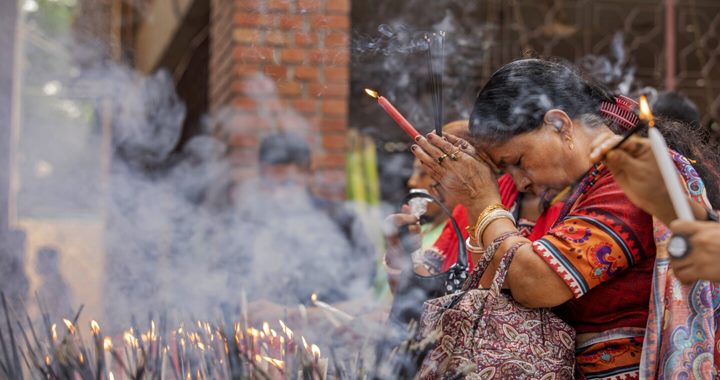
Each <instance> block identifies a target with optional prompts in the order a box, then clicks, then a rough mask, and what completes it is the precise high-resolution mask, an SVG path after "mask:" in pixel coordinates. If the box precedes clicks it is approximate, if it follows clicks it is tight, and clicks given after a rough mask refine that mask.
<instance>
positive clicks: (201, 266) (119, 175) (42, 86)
mask: <svg viewBox="0 0 720 380" xmlns="http://www.w3.org/2000/svg"><path fill="white" fill-rule="evenodd" d="M138 4H139V3H138ZM51 6H52V5H51ZM137 9H138V10H142V9H140V8H137ZM32 22H36V23H37V24H36V27H37V29H38V30H42V29H43V25H42V19H41V18H40V17H38V20H37V21H35V20H34V19H33V20H32ZM42 38H44V39H47V40H48V41H57V40H60V41H62V44H60V45H59V47H58V48H57V49H56V50H54V51H52V52H48V51H44V50H42V49H36V48H35V47H34V45H32V44H30V43H27V45H28V48H27V52H26V56H25V59H27V66H26V71H25V75H24V79H23V83H22V86H23V104H22V112H23V114H26V115H27V116H26V117H25V118H24V119H23V120H22V121H21V130H20V137H19V140H20V145H19V147H18V156H19V157H20V159H19V163H18V164H19V166H20V169H19V170H20V172H19V174H18V177H19V183H20V185H19V187H20V188H22V190H23V192H22V193H19V195H18V217H19V219H21V222H20V224H21V225H22V226H24V228H25V229H26V231H27V234H28V252H29V256H30V257H31V260H29V261H28V268H27V269H28V273H29V274H30V277H31V279H33V283H34V284H35V285H34V286H33V287H32V289H30V290H28V289H27V288H28V285H27V284H25V285H23V284H21V281H16V282H15V283H16V285H15V286H16V287H17V288H18V289H19V288H23V293H24V294H29V293H32V290H37V291H38V292H39V293H40V294H39V295H40V299H44V300H46V301H47V300H51V301H53V302H45V306H46V307H47V308H49V309H50V312H51V313H52V314H53V318H59V317H68V316H69V314H70V312H69V311H68V310H69V309H70V307H72V309H74V310H77V308H78V307H79V305H80V304H86V305H87V307H86V308H85V311H84V312H83V319H91V318H95V319H97V320H98V321H100V322H101V324H102V325H103V328H104V331H105V332H106V333H108V334H113V333H116V332H118V331H120V330H123V329H127V328H128V327H129V326H130V321H131V320H132V318H133V317H135V318H137V319H140V320H143V319H145V318H146V317H147V316H148V315H149V314H152V315H155V316H157V315H161V314H166V315H168V316H169V317H171V318H173V319H174V320H176V321H182V320H186V319H188V318H190V317H192V318H198V319H210V320H212V319H214V317H216V316H217V315H218V314H219V312H220V311H221V309H227V307H230V308H231V309H232V308H233V307H234V306H237V305H239V304H240V303H241V298H242V295H243V294H246V295H247V298H248V300H249V301H250V302H253V301H258V300H261V299H264V300H267V301H271V302H274V303H276V304H278V305H279V307H280V308H287V309H288V310H289V311H295V312H296V311H297V307H298V304H308V303H309V302H310V296H311V295H312V294H313V293H317V295H318V298H319V299H320V300H322V301H326V302H342V301H351V300H360V301H359V303H360V304H362V305H363V306H364V307H365V308H369V307H372V306H373V300H372V299H371V297H370V294H369V292H370V289H371V285H372V281H373V279H374V275H375V262H376V255H377V252H376V251H375V246H374V242H373V241H372V240H371V239H370V238H369V237H368V236H367V233H366V228H365V226H364V225H363V224H362V222H361V220H360V218H359V217H358V216H357V214H356V213H355V212H354V211H353V208H354V205H351V204H346V203H342V202H340V203H332V202H327V201H322V200H320V199H318V198H316V197H314V196H313V195H312V193H310V192H309V191H308V186H305V184H307V185H312V184H313V183H314V182H316V181H317V180H318V178H315V177H313V176H312V173H306V174H305V175H306V178H304V179H303V181H301V182H300V183H285V182H283V181H280V182H278V183H273V182H269V181H267V180H266V178H265V177H263V176H260V175H259V174H258V173H250V175H248V173H245V172H244V173H243V176H242V177H241V178H238V170H239V169H242V167H240V168H239V166H241V165H242V164H243V162H241V161H240V160H239V159H238V155H237V153H238V152H237V149H236V148H235V147H233V146H229V145H228V141H229V140H230V138H229V137H231V136H233V134H235V133H242V132H243V131H251V132H255V131H256V130H257V129H258V128H262V129H263V130H264V131H266V132H265V133H266V134H271V133H275V132H279V131H293V132H294V133H295V134H297V135H299V136H300V138H301V139H303V140H305V141H307V142H308V144H309V146H310V149H311V150H313V151H314V152H320V151H321V150H322V148H321V145H320V141H318V139H317V137H316V136H315V132H314V131H316V128H315V127H314V126H313V125H312V123H311V122H310V121H309V120H307V119H306V118H305V117H303V116H302V115H301V114H300V113H298V112H296V111H295V110H293V109H292V108H291V107H289V106H288V105H286V104H284V103H283V102H281V100H280V98H279V96H278V90H277V88H276V84H275V82H274V81H273V80H272V79H270V78H268V77H266V76H265V75H263V74H262V73H260V72H258V73H257V74H255V75H251V76H249V77H247V79H246V80H245V82H244V83H243V87H242V89H241V91H242V93H243V94H245V95H247V96H248V97H255V100H256V103H257V105H258V106H257V107H256V108H255V109H252V110H240V109H235V108H232V107H229V108H225V109H220V110H218V111H217V112H214V113H213V114H208V115H205V116H204V117H202V118H201V120H202V121H201V125H199V126H198V128H197V130H198V131H199V132H198V133H197V134H196V135H195V136H193V137H191V138H189V139H186V140H184V139H185V138H186V137H184V136H183V132H184V130H183V128H184V124H185V123H186V118H187V116H188V109H189V107H188V106H187V105H186V104H184V102H183V101H182V100H181V98H180V96H178V94H177V93H176V90H175V84H174V83H173V79H172V76H171V75H170V74H169V73H168V72H167V71H165V70H158V71H156V72H154V73H151V74H144V73H140V72H137V71H135V70H133V69H132V68H130V67H128V66H127V65H123V64H120V63H111V62H109V61H102V60H99V59H98V57H101V56H103V54H104V49H105V48H104V47H101V46H99V45H97V44H96V43H94V42H90V41H88V39H73V38H71V37H70V31H69V30H65V31H64V32H58V33H57V34H56V35H52V34H51V33H43V35H42ZM33 41H34V40H33ZM70 52H72V54H70ZM56 54H59V55H60V56H61V57H62V58H61V59H60V58H57V57H56ZM73 55H74V56H75V57H78V58H77V59H76V60H74V59H73ZM53 59H55V61H53ZM50 63H52V64H50ZM258 120H259V121H262V122H263V125H262V126H261V125H256V124H253V123H254V121H258ZM108 129H109V130H108ZM109 135H112V139H111V140H108V139H107V137H108V136H109ZM259 137H262V136H259ZM256 155H257V153H256V151H255V150H253V149H249V150H247V151H245V152H243V155H242V156H241V157H242V158H244V159H247V160H248V161H249V162H250V163H251V164H254V163H255V160H256ZM249 166H252V165H249ZM252 174H254V175H252ZM377 222H378V223H379V222H380V221H379V220H378V221H377ZM46 245H47V246H50V247H51V248H43V247H45V246H46ZM43 250H45V251H47V250H52V251H53V252H54V253H53V254H49V253H43V252H44V251H43ZM38 252H39V253H38ZM47 257H56V258H57V259H56V261H57V262H56V263H54V266H53V268H46V267H47V266H48V259H47ZM35 264H36V265H37V266H38V268H35V267H34V266H33V265H35ZM40 267H42V268H44V269H42V270H41V269H39V268H40ZM6 269H8V270H11V269H12V270H13V271H14V272H22V271H19V270H18V267H17V265H16V266H15V267H13V268H10V267H8V268H6ZM51 280H52V281H51ZM26 283H27V281H26ZM52 284H56V286H53V285H52ZM57 284H63V285H62V286H60V285H57ZM3 290H5V291H7V290H8V289H3ZM23 301H25V302H26V304H29V303H31V302H32V300H31V298H30V296H26V297H25V298H24V299H23ZM54 301H66V302H54ZM56 303H57V305H55V304H56ZM68 305H70V306H68ZM255 311H257V312H258V313H259V314H261V312H262V310H253V309H252V308H251V310H250V313H251V314H252V313H253V312H255ZM274 317H275V318H278V317H279V316H278V315H274ZM171 320H172V319H171ZM325 325H326V323H324V324H323V323H321V324H320V326H322V327H317V330H318V331H317V334H316V335H317V336H322V335H324V336H325V338H330V337H327V334H322V332H323V331H321V330H322V329H323V328H325V327H324V326H325ZM369 332H370V331H368V333H369ZM310 335H311V336H312V332H311V333H310ZM316 342H317V340H316Z"/></svg>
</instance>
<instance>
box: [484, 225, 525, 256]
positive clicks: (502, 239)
mask: <svg viewBox="0 0 720 380" xmlns="http://www.w3.org/2000/svg"><path fill="white" fill-rule="evenodd" d="M513 236H517V237H521V236H523V235H522V233H520V231H508V232H503V233H501V234H500V235H499V236H498V237H496V238H495V239H494V240H493V241H492V243H490V245H488V246H487V248H486V249H485V250H486V251H487V252H488V255H489V256H490V257H493V256H495V251H497V249H498V248H500V246H501V245H502V243H504V242H505V240H507V239H508V238H511V237H513Z"/></svg>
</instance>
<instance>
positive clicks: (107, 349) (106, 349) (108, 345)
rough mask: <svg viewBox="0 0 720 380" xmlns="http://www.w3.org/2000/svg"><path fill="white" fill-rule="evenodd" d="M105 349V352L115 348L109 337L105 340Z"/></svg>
mask: <svg viewBox="0 0 720 380" xmlns="http://www.w3.org/2000/svg"><path fill="white" fill-rule="evenodd" d="M103 348H104V349H105V351H110V350H112V348H113V345H112V338H110V337H109V336H106V337H105V339H103Z"/></svg>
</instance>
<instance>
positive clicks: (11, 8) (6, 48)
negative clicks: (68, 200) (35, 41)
mask: <svg viewBox="0 0 720 380" xmlns="http://www.w3.org/2000/svg"><path fill="white" fill-rule="evenodd" d="M16 16H17V2H15V1H2V2H0V51H2V52H3V53H2V54H0V289H1V290H3V291H4V292H5V293H7V295H8V297H9V300H10V302H11V304H12V305H13V306H14V307H18V306H19V303H20V302H22V301H24V300H25V299H27V292H28V288H29V282H28V279H27V276H26V275H25V259H24V248H23V245H24V240H25V236H24V234H23V233H22V232H20V231H13V230H10V229H9V223H8V217H9V209H8V199H9V198H8V194H9V181H10V136H11V126H12V116H11V114H12V107H13V105H12V99H13V91H14V89H13V77H14V54H13V52H14V51H15V28H16V23H17V17H16Z"/></svg>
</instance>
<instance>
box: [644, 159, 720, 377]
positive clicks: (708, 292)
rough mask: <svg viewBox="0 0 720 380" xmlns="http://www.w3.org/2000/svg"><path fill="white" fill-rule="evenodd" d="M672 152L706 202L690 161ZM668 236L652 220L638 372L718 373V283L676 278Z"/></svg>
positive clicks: (698, 198) (693, 192) (691, 189)
mask: <svg viewBox="0 0 720 380" xmlns="http://www.w3.org/2000/svg"><path fill="white" fill-rule="evenodd" d="M671 156H672V158H673V160H674V162H675V165H676V167H677V169H678V171H679V172H680V173H681V174H682V177H683V179H684V181H685V183H686V185H687V188H688V193H689V195H690V198H691V199H693V200H694V201H695V202H698V203H700V204H701V205H703V206H706V207H707V206H709V202H708V200H707V197H706V195H705V188H704V184H703V182H702V180H701V179H700V177H699V176H698V175H697V173H696V172H695V169H694V168H693V167H692V165H691V163H690V162H689V161H688V160H687V159H686V158H685V157H683V156H681V155H679V154H677V153H675V152H672V151H671ZM670 235H671V232H670V231H669V230H668V228H667V227H666V226H665V225H664V224H662V223H661V222H659V221H655V241H656V245H657V252H658V254H657V256H658V258H657V260H656V262H655V272H654V277H653V288H652V290H653V291H652V297H651V302H650V315H649V318H648V324H647V330H646V332H645V345H644V346H643V351H642V362H641V365H640V368H641V375H642V377H643V378H648V379H653V378H657V379H688V378H696V379H709V378H716V377H717V374H718V364H719V363H720V340H719V336H718V332H719V331H720V330H719V329H718V325H719V323H720V320H719V319H718V318H719V317H720V313H718V305H719V304H720V302H719V298H718V296H719V295H720V291H719V288H718V285H717V284H713V283H710V282H708V281H698V282H696V283H694V284H691V285H683V284H681V283H680V282H679V281H678V280H677V278H675V276H674V275H673V272H672V266H671V265H670V260H669V259H668V255H667V250H666V244H667V241H668V239H669V238H670Z"/></svg>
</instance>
